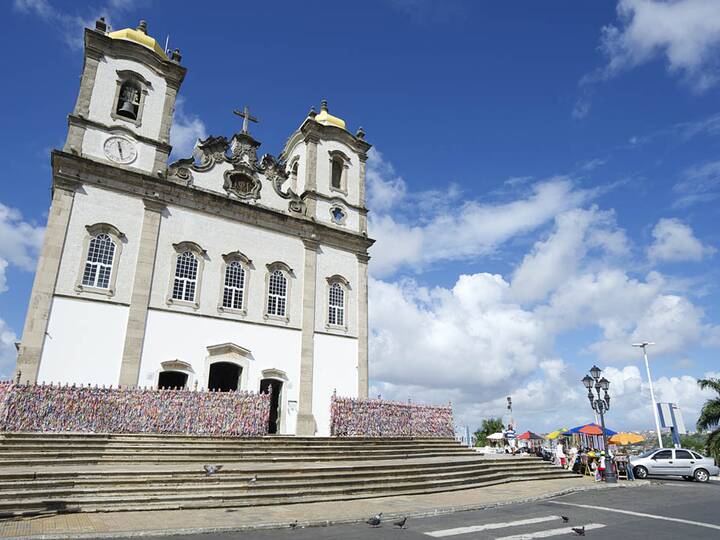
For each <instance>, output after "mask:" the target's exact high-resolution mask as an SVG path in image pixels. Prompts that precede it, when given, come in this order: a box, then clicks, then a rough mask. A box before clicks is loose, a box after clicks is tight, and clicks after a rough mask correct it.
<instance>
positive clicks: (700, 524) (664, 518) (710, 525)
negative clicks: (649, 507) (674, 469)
mask: <svg viewBox="0 0 720 540" xmlns="http://www.w3.org/2000/svg"><path fill="white" fill-rule="evenodd" d="M548 502H549V503H551V504H562V505H564V506H577V507H578V508H591V509H592V510H604V511H606V512H617V513H618V514H627V515H629V516H637V517H645V518H650V519H660V520H662V521H674V522H675V523H684V524H685V525H697V526H698V527H706V528H708V529H717V530H720V525H715V524H714V523H704V522H702V521H692V520H690V519H680V518H673V517H667V516H658V515H656V514H645V513H643V512H632V511H630V510H620V509H619V508H607V507H605V506H595V505H590V504H576V503H568V502H561V501H548Z"/></svg>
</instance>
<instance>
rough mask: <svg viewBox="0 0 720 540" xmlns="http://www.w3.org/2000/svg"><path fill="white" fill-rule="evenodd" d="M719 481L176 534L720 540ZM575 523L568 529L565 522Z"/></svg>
mask: <svg viewBox="0 0 720 540" xmlns="http://www.w3.org/2000/svg"><path fill="white" fill-rule="evenodd" d="M718 500H720V483H717V482H711V483H708V484H704V485H701V484H697V483H689V482H685V481H682V480H680V481H672V480H670V481H662V482H653V484H651V485H648V486H645V487H642V488H638V489H612V490H593V491H585V492H580V493H574V494H570V495H565V496H561V497H557V498H554V499H551V500H545V501H539V502H534V503H525V504H522V503H521V504H513V505H508V506H501V507H498V508H493V509H487V510H479V511H468V512H459V513H455V514H450V515H443V516H436V517H427V518H410V519H408V521H407V525H406V527H407V528H406V529H403V530H400V529H398V528H396V527H393V526H392V523H390V522H385V523H383V524H382V526H381V527H379V528H370V527H369V526H367V525H359V524H354V525H336V526H332V527H325V528H306V529H298V528H296V529H294V530H290V529H285V530H276V531H254V532H250V531H246V532H241V533H226V534H209V535H195V536H175V537H172V538H173V539H174V540H235V539H240V538H242V539H243V540H315V539H328V540H330V539H343V540H356V539H357V540H361V539H362V540H365V539H373V540H374V539H378V540H380V539H385V540H420V539H422V540H432V539H433V538H448V539H450V540H455V539H457V540H478V539H489V538H494V539H498V540H520V539H531V538H551V537H560V538H562V537H566V538H567V537H570V536H572V537H576V536H578V535H577V534H576V533H574V532H573V531H572V527H582V526H585V536H587V537H592V538H598V539H613V540H617V539H626V538H627V539H633V538H638V539H647V538H652V539H653V540H665V539H667V540H677V539H682V540H692V539H709V538H720V513H718V512H717V501H718ZM561 516H566V517H568V518H569V521H568V523H567V524H565V523H563V520H562V517H561Z"/></svg>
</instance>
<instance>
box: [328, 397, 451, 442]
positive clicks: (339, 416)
mask: <svg viewBox="0 0 720 540" xmlns="http://www.w3.org/2000/svg"><path fill="white" fill-rule="evenodd" d="M330 407H331V410H330V434H331V435H334V436H340V437H453V436H454V435H455V429H454V425H453V417H452V407H451V406H450V405H447V406H432V405H416V404H413V403H401V402H396V401H387V400H383V399H353V398H344V397H337V396H335V395H333V397H332V400H331V403H330Z"/></svg>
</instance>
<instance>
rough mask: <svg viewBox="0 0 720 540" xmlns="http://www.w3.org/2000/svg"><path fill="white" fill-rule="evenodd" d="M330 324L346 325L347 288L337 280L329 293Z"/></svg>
mask: <svg viewBox="0 0 720 540" xmlns="http://www.w3.org/2000/svg"><path fill="white" fill-rule="evenodd" d="M328 324H330V325H332V326H345V289H343V288H342V286H341V285H340V284H339V283H337V282H335V283H333V284H332V285H330V293H329V295H328Z"/></svg>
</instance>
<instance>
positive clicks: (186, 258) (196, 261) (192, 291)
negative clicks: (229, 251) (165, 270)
mask: <svg viewBox="0 0 720 540" xmlns="http://www.w3.org/2000/svg"><path fill="white" fill-rule="evenodd" d="M173 248H174V249H175V256H174V257H173V259H171V260H172V261H173V265H172V271H171V273H170V284H169V286H168V295H167V299H166V302H167V304H168V305H172V304H179V305H183V304H185V305H190V307H192V308H194V309H198V308H199V307H200V285H201V283H202V273H203V268H204V266H205V258H206V256H207V254H206V253H205V250H204V249H203V248H201V247H200V246H199V245H197V244H196V243H195V242H189V241H185V242H180V243H179V244H173Z"/></svg>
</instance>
